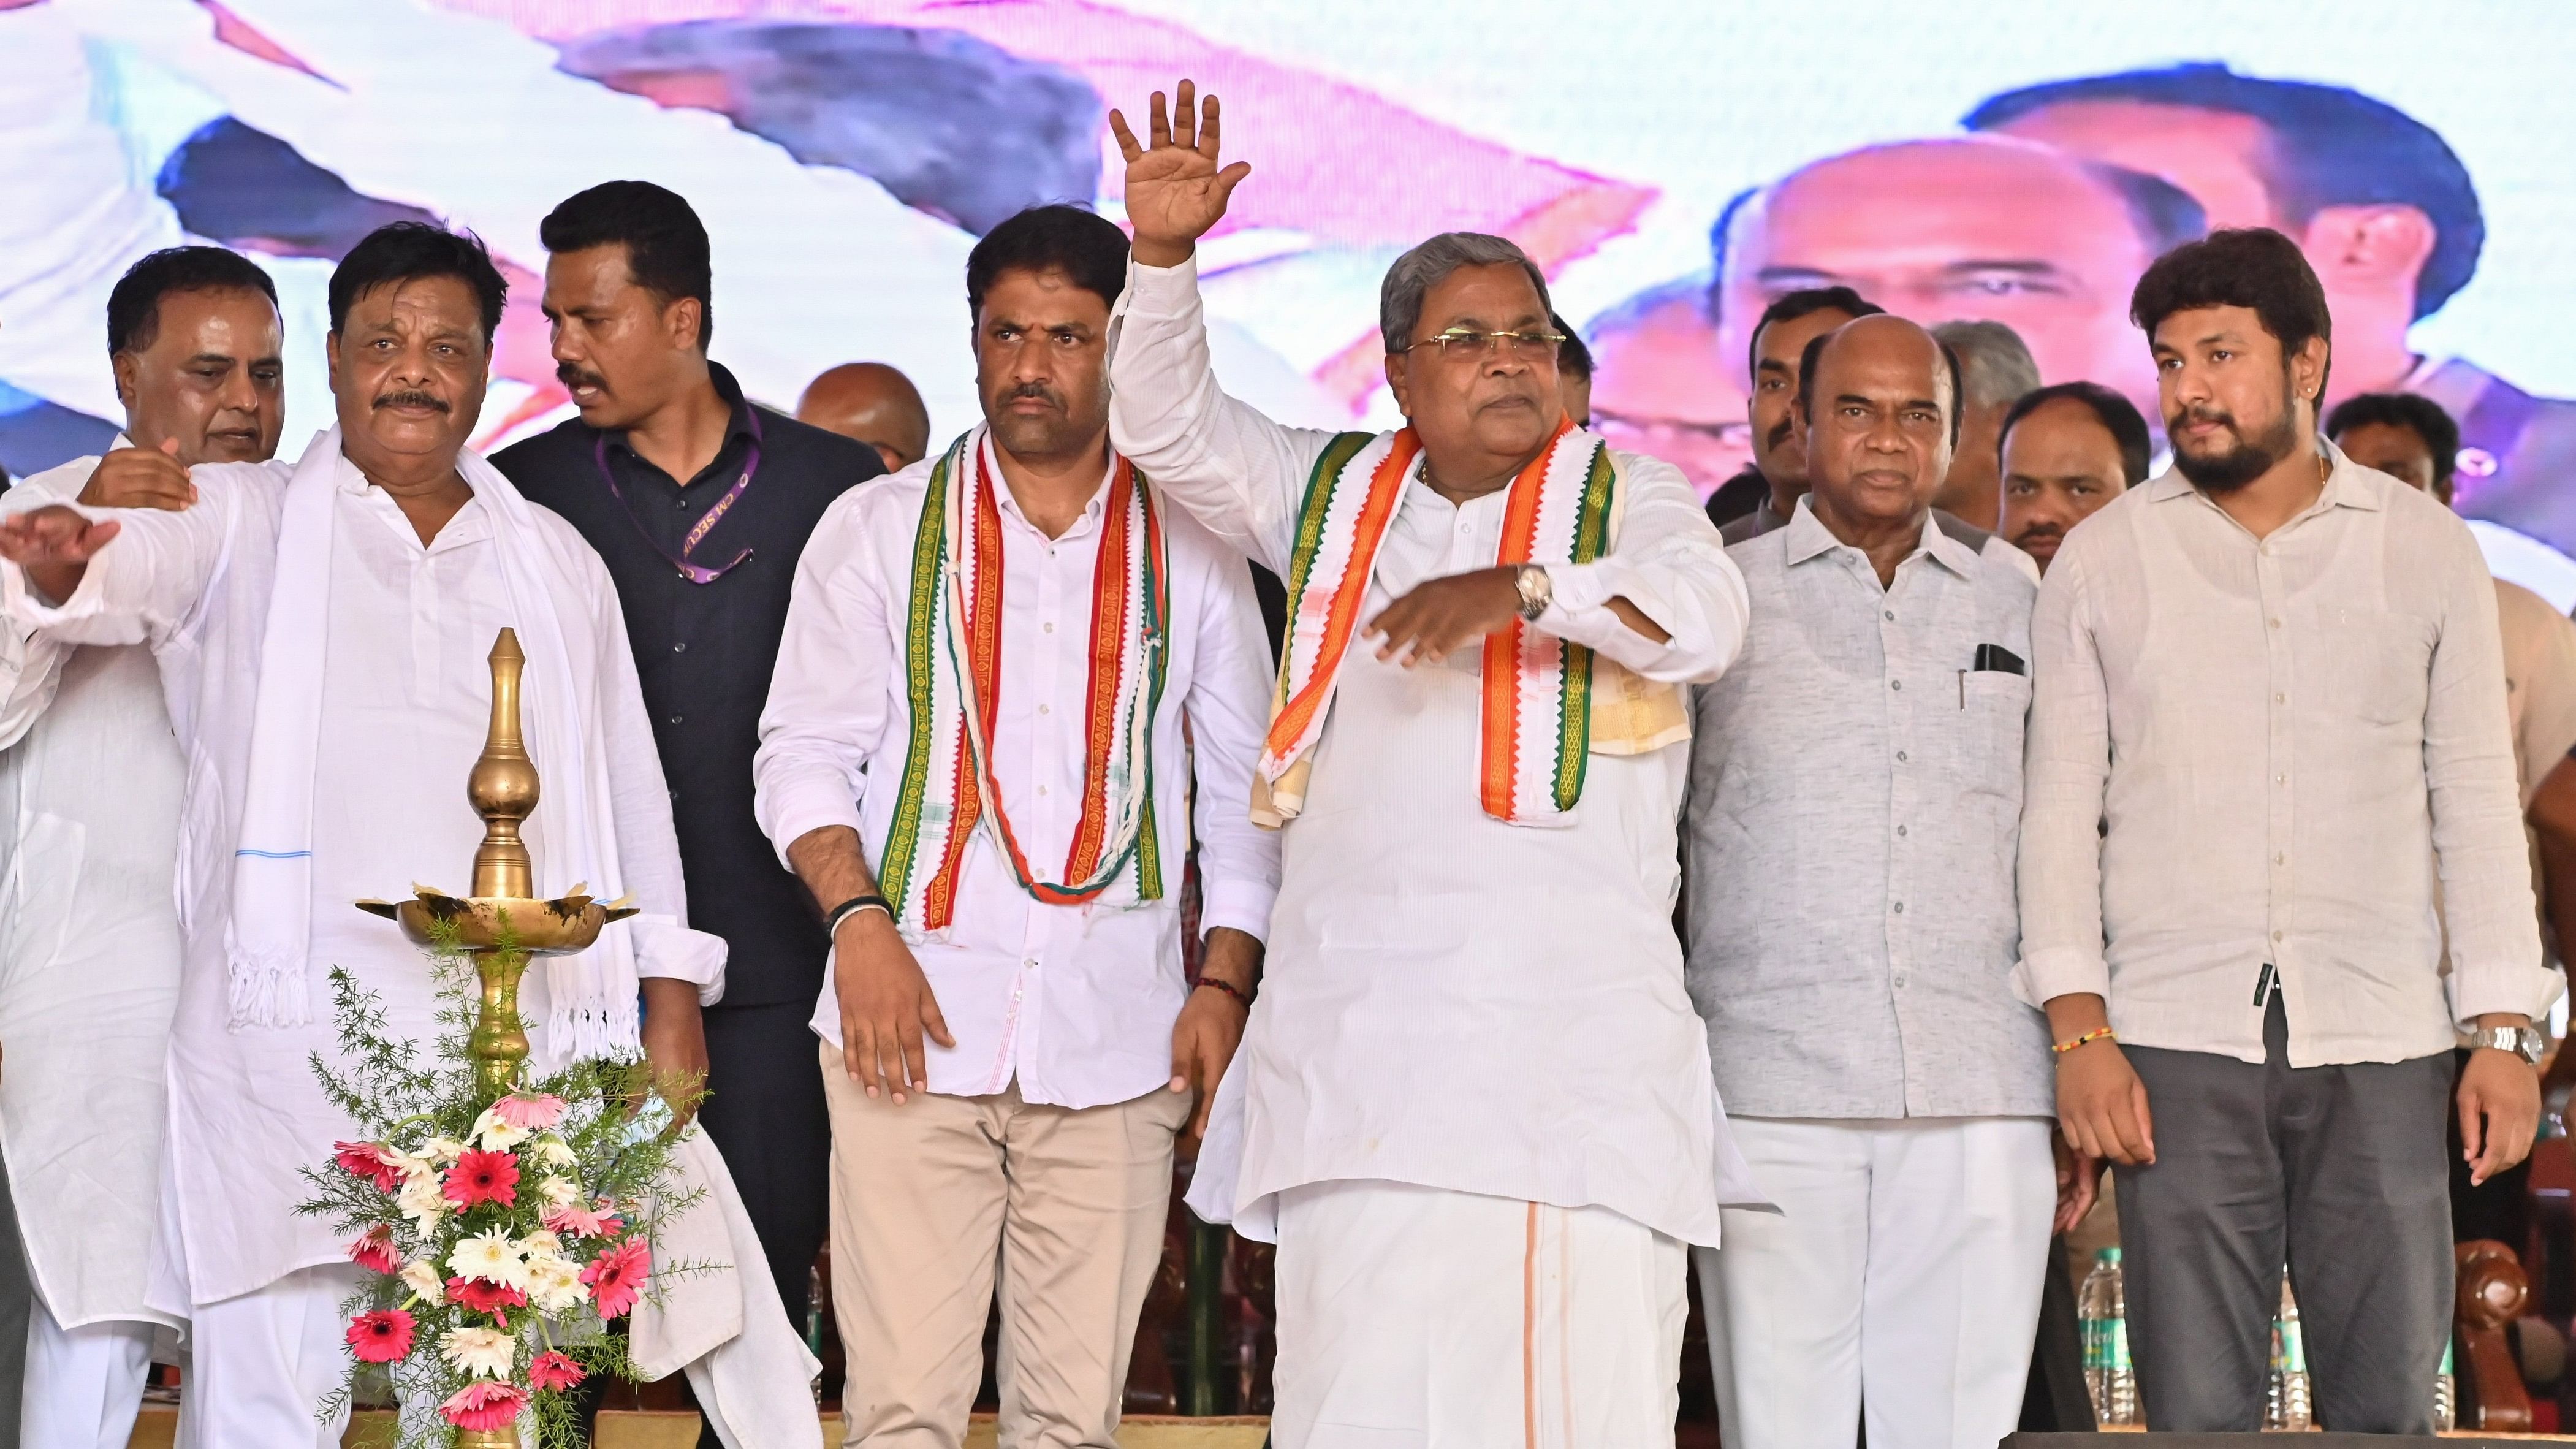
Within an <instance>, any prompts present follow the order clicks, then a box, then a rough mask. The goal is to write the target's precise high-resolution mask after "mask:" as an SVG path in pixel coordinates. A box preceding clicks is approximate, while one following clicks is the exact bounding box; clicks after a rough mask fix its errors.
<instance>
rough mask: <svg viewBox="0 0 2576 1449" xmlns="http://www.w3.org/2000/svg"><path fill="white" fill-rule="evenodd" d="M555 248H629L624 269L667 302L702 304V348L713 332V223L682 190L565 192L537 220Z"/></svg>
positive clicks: (630, 184)
mask: <svg viewBox="0 0 2576 1449" xmlns="http://www.w3.org/2000/svg"><path fill="white" fill-rule="evenodd" d="M537 240H538V242H539V243H541V244H542V245H543V246H544V247H545V249H546V250H547V251H549V252H556V253H561V252H579V251H588V250H589V249H591V248H592V247H605V246H622V247H624V248H626V275H628V276H630V277H632V278H634V279H635V285H637V286H639V287H641V288H643V289H644V290H645V291H647V292H650V293H652V294H653V295H654V297H655V298H656V299H658V300H659V301H660V302H661V304H662V305H663V306H665V307H668V306H670V305H671V304H672V303H673V302H676V301H678V300H680V299H681V298H683V297H687V298H691V299H693V300H694V301H696V302H697V304H698V351H700V352H705V351H706V350H707V339H709V338H711V337H713V336H715V331H716V318H715V302H714V300H713V297H712V293H713V291H714V287H715V281H714V268H713V264H712V263H711V262H709V260H708V251H707V229H706V226H705V224H704V223H702V222H700V221H699V220H698V214H697V212H696V211H694V210H692V209H691V208H690V206H689V203H688V201H687V199H686V198H684V197H682V196H681V195H680V193H678V192H676V191H672V190H669V189H667V188H664V187H660V186H656V185H654V184H653V183H652V182H650V181H603V182H601V183H599V184H598V185H597V186H594V187H592V188H590V189H589V190H587V191H577V192H574V193H573V194H572V195H570V196H568V197H565V198H564V199H563V200H562V201H561V202H560V203H558V204H557V205H556V207H555V209H554V210H552V211H550V212H547V213H546V219H545V220H543V221H541V222H538V223H537Z"/></svg>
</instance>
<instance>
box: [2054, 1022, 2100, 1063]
mask: <svg viewBox="0 0 2576 1449" xmlns="http://www.w3.org/2000/svg"><path fill="white" fill-rule="evenodd" d="M2110 1040H2113V1038H2112V1036H2111V1028H2109V1027H2107V1026H2097V1027H2095V1028H2093V1029H2092V1030H2091V1031H2088V1032H2086V1033H2084V1034H2083V1035H2082V1036H2079V1037H2077V1038H2076V1039H2075V1040H2073V1041H2061V1042H2052V1043H2051V1044H2050V1045H2049V1048H2048V1049H2049V1050H2050V1051H2052V1052H2055V1053H2057V1054H2058V1055H2059V1056H2061V1057H2062V1056H2064V1055H2066V1054H2067V1053H2068V1052H2071V1051H2073V1050H2075V1049H2076V1048H2077V1047H2080V1046H2082V1045H2084V1044H2085V1043H2086V1042H2096V1041H2110Z"/></svg>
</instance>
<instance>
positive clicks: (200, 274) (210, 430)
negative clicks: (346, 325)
mask: <svg viewBox="0 0 2576 1449" xmlns="http://www.w3.org/2000/svg"><path fill="white" fill-rule="evenodd" d="M281 333H282V326H281V324H280V322H279V319H278V312H277V298H276V292H275V289H274V287H273V286H272V284H271V283H270V281H269V279H268V274H267V273H265V272H263V271H261V270H260V269H259V268H258V267H257V266H256V265H254V264H253V263H252V262H251V261H250V260H249V259H248V258H245V257H242V256H239V255H237V254H235V253H233V252H229V251H226V250H224V249H223V248H221V247H209V246H188V247H172V248H170V249H168V250H166V251H159V252H154V253H152V254H151V255H150V256H147V257H145V258H144V259H143V260H141V261H139V262H137V263H135V264H134V266H133V267H132V268H131V269H130V270H128V271H127V272H126V274H125V275H124V276H123V277H122V278H120V279H119V280H118V282H117V284H116V287H115V289H114V290H113V291H111V292H110V293H109V295H108V303H107V351H108V364H109V366H110V368H111V369H112V370H113V371H114V373H115V376H116V391H117V397H118V399H119V401H121V402H123V403H124V405H125V431H124V433H123V434H122V435H121V436H120V437H119V438H118V440H117V441H118V447H117V448H116V450H115V451H113V452H111V453H109V454H108V455H107V456H106V458H105V459H103V460H102V459H100V458H75V459H73V460H72V461H70V462H68V463H65V464H63V465H62V466H60V467H58V468H54V469H50V470H48V471H46V472H43V473H39V474H37V475H36V476H34V477H32V478H29V479H27V480H26V481H25V482H23V483H21V484H20V485H18V487H17V488H15V489H13V490H11V492H10V493H9V494H8V496H7V497H6V498H5V499H0V513H15V512H23V511H26V510H29V509H34V508H41V507H43V506H45V505H47V504H49V503H59V502H63V501H65V500H69V499H72V498H75V497H77V498H78V500H79V501H80V502H82V503H86V504H94V505H99V506H103V507H113V508H136V507H141V508H164V509H177V508H184V507H186V506H187V505H188V503H189V502H190V501H191V495H192V492H193V490H192V489H191V488H190V487H189V484H188V477H187V473H186V472H185V469H186V468H187V467H189V466H191V465H194V464H198V463H264V462H267V461H268V459H269V458H270V457H271V456H272V455H273V454H275V453H276V451H277V439H278V434H279V432H280V430H281V429H282V428H283V427H284V426H285V421H286V409H285V400H286V390H285V385H284V371H285V370H284V366H283V364H282V363H281V362H280V360H279V355H278V354H279V351H280V338H281ZM0 683H5V686H6V693H7V702H6V704H5V705H0V740H7V741H9V742H10V743H9V746H8V749H7V752H6V753H5V754H0V820H5V821H7V822H9V830H8V833H7V835H6V838H5V840H0V850H5V852H6V854H5V855H0V862H5V863H6V866H7V871H8V877H9V879H10V880H11V882H12V886H13V888H12V890H11V891H10V893H9V895H8V897H7V903H6V909H5V914H0V922H4V923H5V924H4V925H0V933H4V934H0V941H5V946H0V1043H5V1044H6V1046H7V1048H8V1054H9V1055H8V1070H7V1072H6V1073H5V1075H0V1140H5V1142H6V1144H7V1148H8V1154H9V1160H10V1162H11V1163H12V1165H13V1166H14V1167H15V1169H16V1171H15V1173H14V1178H13V1182H12V1184H11V1186H12V1188H13V1189H14V1195H15V1198H16V1207H17V1213H18V1232H17V1237H18V1238H19V1239H20V1241H22V1242H23V1243H24V1244H25V1246H26V1251H27V1257H28V1260H29V1267H30V1269H31V1274H30V1276H31V1277H32V1278H33V1280H34V1287H35V1300H36V1301H35V1303H34V1304H33V1306H32V1308H31V1311H30V1314H29V1319H30V1323H31V1325H32V1331H31V1332H30V1333H29V1334H27V1336H26V1344H27V1374H26V1394H25V1399H24V1409H23V1412H22V1413H21V1414H20V1415H19V1416H18V1419H17V1422H16V1423H14V1424H11V1425H8V1426H6V1427H7V1428H10V1429H12V1430H15V1431H16V1432H17V1433H19V1434H20V1435H21V1436H22V1437H23V1439H24V1441H25V1442H26V1443H28V1444H31V1445H45V1446H60V1449H87V1446H91V1445H96V1446H99V1449H123V1445H124V1444H125V1442H126V1440H127V1439H128V1437H129V1436H131V1434H132V1433H133V1430H134V1421H135V1415H136V1412H137V1411H138V1410H139V1409H140V1408H141V1407H142V1402H143V1383H144V1378H145V1376H146V1375H147V1374H148V1373H149V1372H150V1369H151V1354H152V1339H153V1330H154V1327H155V1325H161V1326H165V1327H170V1328H178V1327H183V1326H184V1323H185V1320H184V1318H183V1317H181V1316H180V1315H176V1314H172V1313H168V1312H164V1311H157V1310H155V1309H153V1308H152V1307H150V1306H149V1305H148V1304H147V1303H146V1301H145V1300H146V1291H145V1290H146V1272H145V1270H146V1268H147V1267H148V1266H149V1264H150V1262H151V1257H152V1245H153V1243H154V1241H155V1240H156V1239H157V1237H158V1227H159V1221H160V1213H159V1207H160V1172H161V1152H162V1129H163V1124H164V1121H165V1119H166V1117H167V1115H168V1106H169V1095H168V1089H167V1086H166V1084H165V1082H164V1081H163V1064H164V1060H165V1058H166V1057H167V1056H168V1054H169V1049H170V1019H171V1013H172V1011H173V1010H174V1009H175V1008H176V1006H177V1004H178V997H179V970H180V965H179V954H180V952H179V921H178V916H177V913H176V910H175V909H174V907H173V905H172V903H171V867H172V864H173V862H174V861H175V859H176V857H177V855H178V848H179V799H180V792H181V789H182V787H183V785H184V783H185V781H186V778H187V762H186V760H185V759H183V758H182V757H181V755H180V753H179V749H178V746H177V745H176V744H175V743H174V742H173V741H172V739H171V736H170V712H169V709H168V708H167V706H166V705H165V704H164V703H163V701H162V695H161V675H160V671H159V669H158V667H157V666H156V665H155V664H154V662H153V659H152V652H151V651H150V650H149V649H147V648H144V647H143V646H141V645H137V644H125V645H110V646H105V647H95V648H80V647H73V646H69V645H65V644H61V643H57V642H55V641H53V640H50V639H47V638H45V637H44V636H43V635H41V634H38V635H33V636H29V635H25V634H24V633H23V632H22V631H20V630H15V629H12V630H9V631H6V633H5V635H0ZM74 921H77V922H78V923H79V924H78V926H77V928H75V929H69V930H67V929H65V926H66V924H67V923H70V922H74Z"/></svg>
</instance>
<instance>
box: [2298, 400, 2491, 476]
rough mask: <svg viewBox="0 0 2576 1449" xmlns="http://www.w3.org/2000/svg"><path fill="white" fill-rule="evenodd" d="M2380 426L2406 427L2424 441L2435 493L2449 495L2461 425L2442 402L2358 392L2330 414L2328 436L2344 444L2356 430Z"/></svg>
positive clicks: (2456, 462)
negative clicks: (2342, 440) (2430, 455)
mask: <svg viewBox="0 0 2576 1449" xmlns="http://www.w3.org/2000/svg"><path fill="white" fill-rule="evenodd" d="M2373 423H2379V424H2382V425H2384V426H2387V427H2392V428H2406V429H2410V430H2412V431H2413V432H2414V434H2415V436H2417V437H2419V438H2422V439H2423V440H2424V447H2425V449H2426V450H2427V451H2429V452H2430V453H2432V455H2433V491H2434V492H2436V493H2439V494H2443V495H2445V496H2447V495H2448V494H2449V493H2450V491H2451V475H2452V474H2453V473H2455V472H2456V471H2458V468H2459V461H2460V425H2459V424H2458V423H2456V422H2453V421H2452V420H2451V415H2450V414H2449V413H2448V412H2445V411H2444V410H2443V408H2442V405H2441V404H2440V403H2437V402H2435V401H2433V400H2432V399H2431V398H2429V397H2425V396H2423V395H2421V394H2418V393H2411V392H2365V393H2356V394H2354V395H2353V396H2351V397H2348V398H2345V399H2344V400H2343V401H2342V402H2339V403H2336V404H2335V406H2334V411H2333V412H2330V413H2328V414H2326V426H2325V434H2326V436H2327V437H2329V438H2334V439H2337V440H2338V441H2340V440H2341V439H2342V437H2343V435H2344V434H2345V433H2348V432H2350V431H2352V430H2353V429H2354V428H2366V427H2368V426H2370V425H2371V424H2373Z"/></svg>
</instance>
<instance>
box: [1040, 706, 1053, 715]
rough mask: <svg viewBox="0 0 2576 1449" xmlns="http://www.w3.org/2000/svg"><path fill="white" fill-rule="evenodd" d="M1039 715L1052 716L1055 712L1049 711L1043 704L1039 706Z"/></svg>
mask: <svg viewBox="0 0 2576 1449" xmlns="http://www.w3.org/2000/svg"><path fill="white" fill-rule="evenodd" d="M1038 713H1040V714H1052V713H1054V711H1053V710H1051V709H1049V708H1048V707H1047V706H1045V705H1043V704H1042V705H1039V706H1038Z"/></svg>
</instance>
